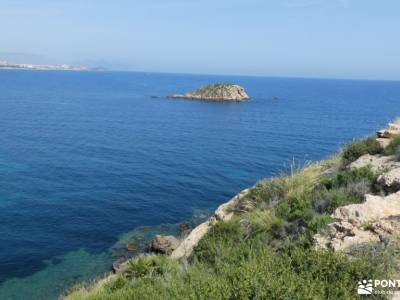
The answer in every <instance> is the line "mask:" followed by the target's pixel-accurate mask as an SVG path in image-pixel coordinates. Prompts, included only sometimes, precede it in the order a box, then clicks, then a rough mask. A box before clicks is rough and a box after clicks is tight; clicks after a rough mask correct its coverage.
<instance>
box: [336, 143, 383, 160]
mask: <svg viewBox="0 0 400 300" xmlns="http://www.w3.org/2000/svg"><path fill="white" fill-rule="evenodd" d="M382 152H383V148H382V146H381V145H380V144H379V142H378V141H377V140H376V138H374V137H369V138H367V139H363V140H356V141H354V142H353V143H351V144H349V145H347V146H346V147H345V148H344V150H343V154H342V158H343V164H344V165H345V166H347V165H348V164H350V163H352V162H353V161H355V160H357V159H358V158H359V157H360V156H362V155H365V154H371V155H375V154H379V153H382Z"/></svg>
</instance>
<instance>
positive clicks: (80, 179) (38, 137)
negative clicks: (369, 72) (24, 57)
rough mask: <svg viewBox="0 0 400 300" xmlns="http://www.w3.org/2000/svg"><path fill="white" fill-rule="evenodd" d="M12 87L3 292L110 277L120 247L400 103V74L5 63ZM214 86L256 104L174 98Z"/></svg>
mask: <svg viewBox="0 0 400 300" xmlns="http://www.w3.org/2000/svg"><path fill="white" fill-rule="evenodd" d="M0 82H1V85H0V128H1V130H0V282H1V285H0V299H56V298H57V296H58V295H59V294H60V293H61V292H62V291H63V290H64V289H65V288H67V287H70V286H71V285H73V284H74V283H75V282H78V281H80V280H82V279H90V278H93V276H96V275H100V274H103V273H105V272H108V271H109V270H110V266H111V263H112V261H113V260H114V259H115V253H114V250H115V249H116V248H118V247H119V246H121V248H123V247H124V245H125V244H126V243H128V242H129V241H131V240H132V239H133V240H135V239H136V238H137V239H138V240H146V238H149V236H151V235H152V234H155V233H156V232H160V231H161V232H174V231H176V225H175V224H177V223H179V222H182V221H184V220H188V219H191V218H192V217H193V215H196V214H197V212H198V211H203V210H206V211H212V210H213V209H215V208H216V207H217V206H218V205H219V204H221V203H222V202H224V201H226V200H228V199H229V198H230V197H232V196H233V195H234V194H236V193H237V192H239V191H240V190H241V189H243V188H246V187H248V186H249V185H252V184H253V183H254V182H255V181H256V180H258V179H260V178H262V177H268V176H271V175H275V174H277V173H278V172H280V170H282V169H283V168H285V166H288V165H289V164H290V163H291V161H292V160H293V158H294V159H295V160H297V161H300V162H304V161H307V160H315V159H321V158H324V157H326V156H328V155H329V154H331V153H333V152H335V151H337V150H338V149H339V148H340V147H341V146H342V145H343V144H344V143H346V142H348V141H350V140H351V139H352V138H353V137H361V136H365V135H366V134H370V133H372V132H373V131H374V130H376V129H379V128H381V127H383V126H384V125H385V124H386V123H387V122H388V121H389V120H390V119H393V118H394V117H396V116H397V115H399V112H400V101H399V100H400V82H389V81H386V82H385V81H351V80H318V79H285V78H261V77H228V76H206V75H203V76H200V75H196V76H194V75H174V74H145V73H128V72H101V73H100V72H99V73H95V72H37V71H11V70H9V71H5V70H3V71H0ZM210 82H234V83H238V84H241V85H243V86H245V87H246V89H247V91H248V93H249V94H250V95H251V96H252V97H253V99H252V100H251V101H250V102H248V103H212V102H203V101H185V100H167V99H165V98H164V97H163V96H165V95H169V94H173V93H182V92H185V91H188V90H193V89H195V88H197V87H198V86H199V85H202V84H206V83H210ZM152 96H158V97H160V98H153V97H152ZM274 96H277V97H279V98H280V100H273V97H274ZM195 218H196V217H195ZM168 224H170V225H168ZM143 226H144V227H143ZM135 229H136V230H135ZM139 238H140V239H139ZM116 245H117V246H116ZM118 245H119V246H118Z"/></svg>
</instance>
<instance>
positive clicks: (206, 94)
mask: <svg viewBox="0 0 400 300" xmlns="http://www.w3.org/2000/svg"><path fill="white" fill-rule="evenodd" d="M168 98H173V99H196V100H210V101H246V100H249V99H250V97H249V96H248V95H247V93H246V92H245V90H244V88H243V87H241V86H240V85H237V84H209V85H206V86H203V87H201V88H199V89H198V90H196V91H194V92H189V93H186V94H183V95H179V94H178V95H172V96H169V97H168Z"/></svg>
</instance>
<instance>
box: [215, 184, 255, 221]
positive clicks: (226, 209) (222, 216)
mask: <svg viewBox="0 0 400 300" xmlns="http://www.w3.org/2000/svg"><path fill="white" fill-rule="evenodd" d="M248 192H249V189H245V190H243V191H241V192H240V193H239V194H237V195H236V196H235V197H233V198H232V199H231V200H229V201H228V202H226V203H224V204H221V205H220V206H219V207H218V208H217V210H216V211H215V213H214V215H215V218H216V219H217V220H219V221H228V220H230V219H231V218H232V217H233V214H234V208H235V206H236V204H237V203H238V202H239V201H240V200H241V199H242V198H243V197H244V196H245V195H247V193H248Z"/></svg>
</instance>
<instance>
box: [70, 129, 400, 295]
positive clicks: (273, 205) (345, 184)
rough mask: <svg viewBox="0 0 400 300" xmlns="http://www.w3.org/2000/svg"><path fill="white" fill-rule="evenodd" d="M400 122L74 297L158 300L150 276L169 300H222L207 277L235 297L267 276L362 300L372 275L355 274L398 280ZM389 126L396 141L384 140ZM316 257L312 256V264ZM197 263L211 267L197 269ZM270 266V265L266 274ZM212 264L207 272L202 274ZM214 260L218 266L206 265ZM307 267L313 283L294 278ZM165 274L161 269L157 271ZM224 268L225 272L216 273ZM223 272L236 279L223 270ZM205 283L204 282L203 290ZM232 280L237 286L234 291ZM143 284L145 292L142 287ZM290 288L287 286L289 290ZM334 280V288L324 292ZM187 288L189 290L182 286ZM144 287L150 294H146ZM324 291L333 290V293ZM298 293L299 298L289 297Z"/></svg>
mask: <svg viewBox="0 0 400 300" xmlns="http://www.w3.org/2000/svg"><path fill="white" fill-rule="evenodd" d="M396 123H398V122H396ZM394 125H395V124H393V123H392V124H390V125H389V127H388V129H387V130H386V129H385V130H383V131H379V132H378V136H377V137H370V138H368V139H364V140H356V141H354V142H353V143H352V144H349V145H347V146H346V147H345V149H344V150H343V152H341V153H340V154H339V155H337V156H336V157H334V158H333V159H330V160H326V161H321V162H317V163H313V164H311V165H308V166H306V167H304V168H303V169H301V170H299V171H293V170H292V173H290V174H288V175H287V176H280V177H276V178H271V179H265V180H261V181H260V182H258V183H257V184H256V185H255V186H253V187H251V188H249V189H245V190H243V191H242V192H240V193H239V194H237V195H236V196H234V197H233V198H232V199H230V200H229V201H228V202H226V203H224V204H222V205H220V206H219V207H218V208H217V209H216V211H215V212H214V214H213V215H212V216H211V217H210V218H208V219H207V220H206V221H205V222H203V223H201V224H200V225H198V226H196V227H195V228H194V229H193V230H191V231H190V229H189V228H187V226H185V225H182V226H181V227H182V228H181V229H182V231H184V232H185V234H184V235H183V237H182V238H181V239H178V238H176V237H174V236H160V235H157V236H155V238H154V239H153V241H152V242H151V244H150V248H151V250H152V252H153V253H147V254H142V255H139V256H138V257H136V258H133V259H131V260H128V261H126V262H123V263H120V264H118V266H117V267H115V268H114V271H115V274H113V275H109V276H107V277H105V278H103V279H101V280H99V281H98V282H96V283H95V284H93V285H92V286H91V287H89V288H86V287H85V288H79V289H78V290H76V291H74V292H73V293H72V294H70V295H68V296H67V297H66V299H68V300H75V299H79V300H80V299H92V298H90V297H89V298H88V296H93V295H103V296H104V297H103V298H101V297H100V298H99V299H108V298H107V297H108V296H110V295H114V296H116V297H118V296H117V295H118V294H114V292H112V291H111V292H110V290H109V286H110V284H111V286H112V287H115V288H116V289H120V290H121V289H122V290H121V291H122V292H127V293H128V291H129V290H128V287H129V289H132V290H131V291H132V292H133V293H134V295H138V297H139V296H140V297H142V298H143V299H151V297H152V296H151V293H152V292H151V291H152V290H153V288H154V286H152V285H148V283H146V282H147V281H146V280H144V279H143V278H151V280H156V281H157V282H158V280H159V282H160V284H161V286H162V287H163V288H162V290H163V292H164V293H165V295H169V296H166V297H167V298H171V299H177V298H176V297H178V296H176V295H185V297H184V298H185V299H190V298H192V296H189V295H197V293H200V291H201V293H203V294H202V295H203V296H204V295H206V296H205V297H211V296H210V295H213V296H212V297H214V296H215V295H219V294H218V292H219V291H220V290H219V285H218V288H214V287H213V288H211V287H209V289H206V290H203V289H202V287H203V285H206V283H205V282H204V281H205V280H210V281H207V282H208V283H207V284H208V285H212V284H213V283H212V282H214V281H218V282H224V284H225V285H226V286H229V288H227V289H225V292H224V293H230V294H229V295H230V296H229V295H228V294H223V296H221V295H220V296H215V297H220V298H221V299H222V298H223V299H228V298H232V297H234V298H235V297H236V296H235V295H236V294H235V293H236V292H235V289H236V288H237V286H240V288H239V290H241V291H242V290H243V291H244V289H245V288H246V287H247V285H246V284H250V283H249V282H252V280H255V279H254V278H257V279H256V281H255V282H253V283H252V284H255V286H254V287H253V288H256V287H258V282H259V281H260V280H261V281H263V280H265V278H266V277H268V278H269V281H268V282H273V281H274V280H277V283H276V284H277V285H276V287H275V289H276V288H277V287H278V286H279V285H280V283H281V280H282V278H287V279H286V281H285V282H288V281H290V280H293V281H291V283H290V284H293V285H297V284H299V285H298V286H297V287H295V288H294V289H295V291H296V295H297V296H299V298H302V296H301V295H303V296H304V297H306V296H307V297H308V298H313V297H316V298H321V299H322V298H326V297H327V296H329V297H330V299H334V298H335V297H341V298H342V299H347V298H354V297H353V295H354V291H353V290H352V289H355V288H356V283H357V280H360V279H363V278H358V277H357V278H352V276H354V274H356V273H357V272H358V273H357V274H358V276H364V277H368V278H370V277H371V276H372V277H373V278H375V277H374V276H394V275H393V274H396V275H398V274H397V273H396V272H397V270H398V269H399V268H398V266H400V264H399V261H400V257H397V256H393V255H392V251H394V252H393V253H398V251H399V250H400V248H399V247H398V243H397V241H398V237H399V236H400V225H399V221H400V126H399V127H398V130H397V126H394ZM389 130H390V135H389V134H382V132H388V131H389ZM396 130H397V131H396ZM370 245H371V246H372V248H369V246H370ZM396 247H397V248H396ZM326 249H330V250H333V251H325V250H326ZM368 249H372V250H368ZM368 251H372V252H368ZM285 253H286V254H285ZM293 253H294V254H295V257H294V258H293V257H292V256H291V255H293ZM296 253H297V254H296ZM335 253H338V254H337V255H336V254H335ZM250 254H251V255H250ZM342 254H345V256H343V255H342ZM296 255H297V256H296ZM299 255H300V256H299ZM257 257H260V260H257ZM321 257H322V259H321ZM347 257H348V258H347ZM253 258H255V259H256V263H255V264H251V265H247V263H249V262H247V260H249V259H250V261H251V259H253ZM308 259H311V260H310V261H309V262H306V261H307V260H308ZM198 260H201V261H202V262H201V263H200V264H196V261H198ZM296 261H297V262H296ZM275 262H277V265H276V266H275V265H274V263H275ZM291 262H294V263H295V264H294V265H291V266H289V267H288V269H287V270H286V271H283V269H284V268H285V266H284V265H285V264H287V263H289V264H290V263H291ZM264 263H267V265H266V267H265V269H264V268H263V264H264ZM310 263H311V265H310ZM204 264H206V268H205V269H204V270H203V271H201V270H202V268H203V265H204ZM208 264H211V266H213V267H212V268H210V267H207V266H208ZM193 265H195V266H193ZM299 265H300V266H304V267H302V269H301V271H299V270H297V271H296V272H300V273H301V272H305V274H306V275H305V278H306V279H296V277H294V278H292V277H290V276H291V275H290V274H292V272H294V271H293V269H294V268H298V267H299ZM372 265H373V266H374V267H372ZM173 266H175V267H173ZM311 266H312V267H311ZM243 267H244V268H245V269H244V270H247V268H250V270H251V272H250V273H248V274H247V273H242V272H243V269H242V268H243ZM347 267H348V268H349V270H347ZM157 268H161V269H157ZM174 268H177V269H174ZM191 268H194V270H196V271H194V272H195V273H194V274H192V273H190V269H191ZM221 268H222V269H221ZM258 268H261V269H258ZM274 268H276V269H274ZM178 269H179V270H181V271H177V270H178ZM320 269H321V270H323V272H322V273H321V272H320V271H319V270H320ZM156 270H158V271H157V272H161V273H159V274H158V275H154V274H153V273H154V272H156ZM165 270H169V271H165ZM174 270H175V271H174ZM182 270H183V271H182ZM215 270H219V271H218V272H216V273H214V272H215ZM222 270H227V272H228V273H226V274H225V275H224V274H220V273H219V272H223V271H222ZM239 270H241V271H239ZM354 270H357V271H356V272H355V271H354ZM200 271H201V272H202V273H201V274H202V275H201V276H200V277H196V276H197V275H196V274H197V273H196V272H200ZM138 272H139V273H138ZM164 272H166V273H164ZM210 272H211V275H210ZM271 272H272V273H271ZM274 272H275V273H274ZM276 272H277V273H276ZM310 272H311V273H310ZM313 272H316V273H313ZM341 272H343V274H341ZM149 274H150V275H149ZM166 274H167V275H166ZM235 274H237V276H238V277H233V279H230V280H228V281H224V280H226V278H225V277H226V276H228V277H230V276H236V275H235ZM310 274H311V275H310ZM321 274H322V279H321V278H320V279H318V280H319V283H316V284H317V286H316V287H315V289H314V288H312V287H310V286H305V285H304V283H302V282H301V280H305V282H307V284H308V285H309V284H310V281H309V280H308V278H313V280H314V281H315V280H316V278H317V276H321ZM148 276H150V277H148ZM171 276H172V278H175V279H174V280H175V281H174V284H173V285H171V284H170V280H171ZM187 276H189V278H191V279H190V280H189V281H188V282H187V281H185V280H186V279H185V278H186V277H187ZM207 276H211V277H210V278H208V277H207ZM246 276H248V277H246ZM257 276H260V277H257ZM282 276H283V277H282ZM286 276H289V277H286ZM296 276H297V275H296ZM309 276H311V277H309ZM330 276H334V277H335V278H336V277H337V278H338V282H337V283H336V282H332V281H329V280H328V282H325V281H324V280H325V279H326V278H330ZM372 277H371V278H372ZM165 278H167V279H168V280H167V281H165V280H166V279H165ZM207 278H208V279H207ZM142 279H143V280H142ZM118 280H122V281H123V285H122V286H126V290H124V287H120V286H121V283H119V281H118ZM197 280H198V281H199V285H196V284H195V283H196V282H197ZM232 280H234V282H235V283H234V284H233V285H232V286H231V285H230V282H232ZM299 280H300V282H299ZM178 283H179V284H178ZM138 284H142V286H141V287H140V288H139V287H136V286H137V285H138ZM176 284H177V285H176ZM192 284H195V287H193V285H192ZM290 284H289V283H287V286H286V288H288V286H289V285H290ZM325 284H326V286H325V288H326V289H321V288H320V287H321V285H325ZM336 284H337V287H336V288H334V287H333V285H336ZM179 285H181V289H177V290H176V286H179ZM105 286H107V288H104V287H105ZM143 286H146V287H147V290H146V291H147V293H149V294H143V293H142V292H141V291H142V289H143ZM187 286H189V287H187ZM190 286H192V287H191V288H190ZM344 286H347V290H346V289H344ZM328 287H329V288H328ZM136 288H137V290H135V289H136ZM193 289H194V290H193ZM275 289H273V288H266V287H264V285H263V288H256V292H257V294H260V295H263V296H260V297H261V298H263V297H266V298H269V299H276V298H277V297H278V298H279V297H283V298H284V297H285V296H282V293H284V292H285V291H286V290H285V291H283V290H280V291H277V292H276V293H277V294H274V291H275ZM334 289H336V292H333V290H334ZM325 290H329V291H330V292H329V293H328V294H326V293H325ZM137 292H138V293H139V294H136V293H137ZM140 293H142V294H140ZM193 293H194V294H193ZM332 293H333V294H332ZM342 293H345V294H342ZM171 295H174V296H171ZM246 295H247V296H246V297H244V296H243V297H239V298H241V299H242V298H243V299H247V298H248V297H251V296H249V295H253V294H252V293H251V292H250V294H246ZM274 295H275V296H274ZM290 295H293V294H291V293H290V292H289V294H286V296H288V297H289V296H290ZM310 295H313V296H310ZM329 297H328V298H329ZM389 298H390V297H389ZM96 299H97V298H96ZM110 299H118V298H110ZM326 299H327V298H326ZM391 299H395V298H391Z"/></svg>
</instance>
